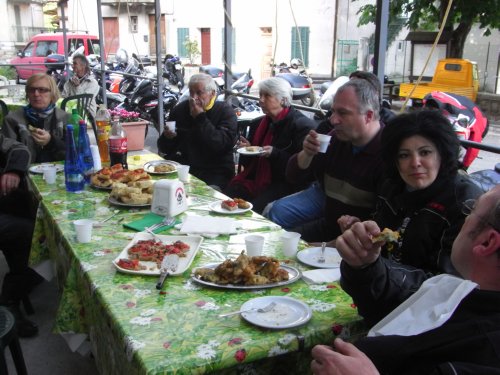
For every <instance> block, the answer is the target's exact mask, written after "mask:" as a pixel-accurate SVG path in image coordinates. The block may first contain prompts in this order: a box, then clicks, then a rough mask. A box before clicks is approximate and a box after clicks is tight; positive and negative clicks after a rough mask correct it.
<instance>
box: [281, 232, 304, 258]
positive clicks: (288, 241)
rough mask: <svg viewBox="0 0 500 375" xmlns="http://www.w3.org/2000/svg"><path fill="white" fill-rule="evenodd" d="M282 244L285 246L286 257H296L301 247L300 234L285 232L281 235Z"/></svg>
mask: <svg viewBox="0 0 500 375" xmlns="http://www.w3.org/2000/svg"><path fill="white" fill-rule="evenodd" d="M280 238H281V244H282V245H283V254H285V256H286V257H294V256H295V254H296V253H297V247H298V245H299V240H300V233H296V232H285V233H283V234H282V235H281V237H280Z"/></svg>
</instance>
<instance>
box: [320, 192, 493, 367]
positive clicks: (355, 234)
mask: <svg viewBox="0 0 500 375" xmlns="http://www.w3.org/2000/svg"><path fill="white" fill-rule="evenodd" d="M463 208H464V213H466V214H468V217H467V219H466V220H465V222H464V224H463V226H462V229H461V230H460V232H459V233H458V236H457V238H456V239H455V241H454V243H453V249H452V257H451V261H452V263H453V265H454V266H455V268H456V269H457V271H458V273H459V274H460V275H461V276H462V277H463V279H459V278H456V277H453V276H449V275H440V276H436V277H435V278H434V281H436V283H435V284H434V285H433V288H432V290H433V291H435V290H436V289H438V290H440V293H441V294H440V295H441V300H440V301H439V303H436V301H435V299H434V300H432V302H429V299H428V295H423V296H422V294H421V293H415V294H414V295H413V296H411V297H410V298H409V299H408V300H406V302H405V306H404V308H405V309H406V311H407V309H408V308H412V307H414V306H416V305H418V304H419V303H420V304H421V306H425V305H426V301H427V302H428V303H429V314H427V320H428V321H430V323H431V324H429V322H428V323H427V325H426V326H419V324H420V322H418V321H417V324H412V323H411V322H410V325H413V326H414V327H413V331H412V332H402V331H401V329H402V328H403V329H404V330H405V331H408V330H407V329H406V327H405V325H404V324H401V321H402V320H403V319H404V317H403V315H401V314H400V312H401V311H402V310H403V307H401V306H400V308H399V311H396V312H393V313H391V316H390V318H391V322H392V323H395V324H394V326H393V327H394V328H393V331H392V332H395V331H394V330H396V332H395V333H391V330H389V329H387V330H386V331H385V332H384V333H383V334H380V329H381V327H383V324H380V325H378V327H377V328H376V329H374V330H372V331H371V332H370V333H369V334H368V337H366V338H362V339H361V340H358V341H357V342H356V344H355V345H356V346H354V345H352V344H348V343H345V342H344V341H342V340H341V339H339V338H337V339H335V341H334V343H333V346H334V347H333V350H332V348H331V347H329V346H326V345H317V346H315V347H314V348H313V349H312V356H313V358H314V359H313V361H312V362H311V370H312V371H313V373H314V374H316V375H326V374H336V375H354V374H356V375H357V374H367V375H372V374H379V373H382V374H398V375H401V374H413V375H415V374H436V375H438V374H440V375H447V374H450V375H452V374H453V375H460V374H463V375H465V374H482V375H488V374H497V375H498V374H500V186H496V187H494V188H493V189H492V190H490V191H489V192H487V193H485V194H483V195H482V196H481V197H480V198H479V199H478V200H477V201H474V200H471V201H467V202H466V203H465V204H464V207H463ZM361 226H362V227H363V230H362V231H361V232H360V228H361ZM364 231H366V232H368V233H370V234H371V235H373V236H375V235H377V234H378V233H379V228H378V227H377V225H376V224H375V223H374V222H370V221H367V222H363V223H357V225H356V226H353V227H352V228H351V229H349V230H347V231H346V232H344V233H343V234H342V235H341V236H339V237H338V238H337V248H338V250H339V252H340V253H341V255H342V258H343V261H342V263H343V264H344V266H343V267H342V278H343V279H344V286H347V285H349V288H348V290H347V291H348V292H349V293H350V294H351V295H352V296H353V299H354V301H355V302H356V304H357V305H358V307H360V306H367V305H368V306H372V307H375V306H376V308H377V309H378V310H383V312H384V313H385V314H387V313H389V312H390V310H388V309H386V308H384V306H387V304H385V303H383V304H380V303H378V302H379V301H380V300H382V299H391V300H393V301H395V302H401V301H402V300H405V299H406V297H407V296H406V294H403V295H401V294H400V288H399V286H398V283H412V280H406V279H404V278H402V275H403V273H402V272H400V270H399V269H397V268H393V267H391V266H390V265H388V264H387V263H385V262H383V258H382V257H380V243H375V244H373V243H372V242H371V239H370V238H366V236H364ZM352 241H358V242H359V243H360V244H363V245H364V246H363V248H360V247H357V246H354V247H353V246H352V243H353V242H352ZM366 268H372V269H373V270H374V271H375V272H376V274H377V277H378V278H380V279H383V280H385V285H386V286H385V288H384V290H383V291H381V293H380V295H377V296H375V295H371V293H369V292H367V291H369V289H370V280H367V279H366V278H365V277H364V276H365V270H366ZM443 276H446V277H443ZM413 281H414V280H413ZM429 281H430V280H429ZM443 281H445V282H446V283H447V284H448V285H450V284H449V283H451V282H453V283H454V284H455V287H454V288H449V287H448V288H443ZM413 288H414V289H415V290H416V289H417V288H419V284H418V282H417V283H413ZM464 288H465V289H466V291H465V292H463V289H464ZM428 290H429V289H428ZM457 294H461V295H460V297H459V298H456V295H457ZM452 295H454V296H455V297H454V298H449V297H452ZM451 300H454V301H453V303H450V301H451ZM441 304H443V305H444V310H443V308H442V307H441V306H440V305H441ZM365 311H366V314H367V315H366V316H365V317H368V315H369V314H370V311H371V312H373V311H374V309H365ZM443 311H445V312H446V313H444V314H441V312H443ZM377 315H378V313H377ZM388 320H389V319H386V320H384V322H382V323H386V322H387V321H388ZM386 327H387V325H386ZM377 330H378V332H379V335H374V332H376V331H377Z"/></svg>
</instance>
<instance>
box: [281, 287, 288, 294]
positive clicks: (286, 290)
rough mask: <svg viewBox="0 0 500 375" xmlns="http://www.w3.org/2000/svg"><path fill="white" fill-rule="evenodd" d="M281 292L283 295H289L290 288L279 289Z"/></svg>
mask: <svg viewBox="0 0 500 375" xmlns="http://www.w3.org/2000/svg"><path fill="white" fill-rule="evenodd" d="M281 291H282V292H283V293H289V292H290V288H281Z"/></svg>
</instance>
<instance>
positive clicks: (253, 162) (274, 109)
mask: <svg viewBox="0 0 500 375" xmlns="http://www.w3.org/2000/svg"><path fill="white" fill-rule="evenodd" d="M291 102H292V88H291V86H290V84H289V83H288V82H286V81H285V80H284V79H282V78H278V77H272V78H267V79H265V80H263V81H261V82H260V83H259V103H260V106H261V108H262V112H264V114H265V116H264V117H263V118H262V119H259V120H258V121H259V122H258V126H255V125H256V124H255V125H254V126H252V125H250V133H249V136H248V139H246V138H245V137H243V136H241V137H240V139H239V144H238V146H239V147H240V148H243V149H244V150H245V149H246V148H248V149H249V150H252V148H251V146H254V147H256V150H257V152H255V154H254V155H250V154H251V152H248V153H247V155H245V153H243V155H241V156H240V164H242V165H243V168H244V169H243V171H242V172H240V173H239V174H238V175H237V176H235V177H234V178H233V179H232V180H231V182H230V183H229V185H228V187H227V188H226V190H225V191H224V193H225V194H226V195H227V196H229V197H231V198H234V197H239V198H243V199H245V200H248V201H250V202H252V204H253V209H254V211H256V212H259V213H260V212H262V210H263V209H264V207H265V206H266V205H267V204H268V203H269V202H271V201H273V200H275V199H278V198H281V197H284V196H285V195H288V194H291V193H293V192H295V191H298V190H299V188H300V187H303V186H296V185H292V184H290V183H288V182H287V181H286V177H285V169H286V165H287V163H288V159H289V158H290V156H292V155H293V154H295V153H297V152H299V151H300V150H301V149H302V142H303V140H304V137H305V136H306V135H307V134H308V133H309V131H310V130H311V129H314V128H315V127H316V124H315V122H314V121H313V120H311V119H309V118H307V117H306V116H304V115H303V114H302V113H301V112H300V111H298V110H296V109H295V108H292V107H291V106H290V105H291Z"/></svg>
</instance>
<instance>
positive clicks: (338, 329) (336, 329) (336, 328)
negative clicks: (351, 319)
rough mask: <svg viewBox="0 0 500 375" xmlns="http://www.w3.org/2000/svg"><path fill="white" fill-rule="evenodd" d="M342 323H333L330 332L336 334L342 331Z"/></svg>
mask: <svg viewBox="0 0 500 375" xmlns="http://www.w3.org/2000/svg"><path fill="white" fill-rule="evenodd" d="M342 328H343V327H342V325H341V324H335V325H333V326H332V333H333V334H334V335H336V336H338V335H340V334H341V333H342Z"/></svg>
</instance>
